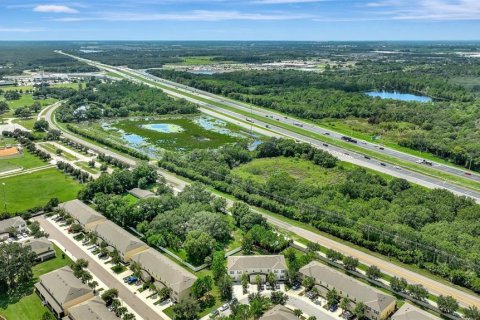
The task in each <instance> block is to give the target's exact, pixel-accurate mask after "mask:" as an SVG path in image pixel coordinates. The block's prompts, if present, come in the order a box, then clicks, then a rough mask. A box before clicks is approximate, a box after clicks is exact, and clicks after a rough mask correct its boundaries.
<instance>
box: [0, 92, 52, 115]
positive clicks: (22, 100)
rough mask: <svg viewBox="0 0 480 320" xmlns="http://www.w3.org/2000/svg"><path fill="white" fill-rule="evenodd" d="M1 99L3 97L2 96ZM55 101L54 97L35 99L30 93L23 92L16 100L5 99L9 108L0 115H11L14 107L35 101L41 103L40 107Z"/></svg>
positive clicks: (28, 104) (27, 104)
mask: <svg viewBox="0 0 480 320" xmlns="http://www.w3.org/2000/svg"><path fill="white" fill-rule="evenodd" d="M1 99H3V97H2V98H1ZM56 101H57V99H54V98H48V99H44V100H35V99H33V96H32V95H31V94H30V93H24V94H22V96H21V97H20V99H18V100H10V101H7V103H8V106H9V108H10V110H9V111H8V112H6V113H4V114H2V117H3V118H9V117H13V113H14V111H15V110H16V109H18V108H21V107H25V106H30V105H32V104H34V103H35V102H39V103H40V104H41V105H42V107H45V106H48V105H50V104H52V103H54V102H56Z"/></svg>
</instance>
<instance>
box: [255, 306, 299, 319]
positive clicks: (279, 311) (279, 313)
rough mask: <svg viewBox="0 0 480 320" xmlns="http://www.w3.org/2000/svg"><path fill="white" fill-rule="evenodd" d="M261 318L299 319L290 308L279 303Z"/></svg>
mask: <svg viewBox="0 0 480 320" xmlns="http://www.w3.org/2000/svg"><path fill="white" fill-rule="evenodd" d="M260 320H298V318H297V317H296V316H295V315H294V314H293V312H292V311H290V309H287V308H286V307H284V306H282V305H280V304H277V305H276V306H275V307H273V308H272V309H270V310H268V311H267V312H265V314H264V315H263V316H262V317H261V318H260Z"/></svg>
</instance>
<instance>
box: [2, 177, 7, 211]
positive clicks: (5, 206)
mask: <svg viewBox="0 0 480 320" xmlns="http://www.w3.org/2000/svg"><path fill="white" fill-rule="evenodd" d="M2 187H3V210H4V212H5V213H7V197H6V195H5V182H2Z"/></svg>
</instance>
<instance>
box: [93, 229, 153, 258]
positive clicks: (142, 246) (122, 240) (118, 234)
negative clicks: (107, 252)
mask: <svg viewBox="0 0 480 320" xmlns="http://www.w3.org/2000/svg"><path fill="white" fill-rule="evenodd" d="M92 232H94V233H95V234H96V235H97V236H98V237H99V238H101V239H102V240H103V241H105V242H106V243H107V244H108V245H109V246H111V247H113V248H114V249H116V250H117V251H118V253H119V254H120V257H122V260H123V261H125V262H129V261H130V259H131V258H132V256H134V255H136V254H137V253H140V252H142V251H145V250H147V249H148V248H149V246H148V245H147V244H146V243H144V242H142V241H140V240H139V239H138V238H137V237H135V236H134V235H132V234H130V233H128V232H127V231H125V230H124V229H123V228H122V227H120V226H117V225H116V224H115V223H113V222H111V221H109V220H107V221H104V222H102V223H98V224H96V225H95V226H94V227H93V228H92Z"/></svg>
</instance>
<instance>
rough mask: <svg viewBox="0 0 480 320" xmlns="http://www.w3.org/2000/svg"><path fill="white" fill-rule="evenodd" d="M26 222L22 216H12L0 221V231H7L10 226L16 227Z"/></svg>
mask: <svg viewBox="0 0 480 320" xmlns="http://www.w3.org/2000/svg"><path fill="white" fill-rule="evenodd" d="M24 224H26V222H25V220H23V218H22V217H18V216H16V217H12V218H8V219H5V220H1V221H0V233H5V232H8V229H9V228H11V227H14V228H17V227H18V226H21V225H24Z"/></svg>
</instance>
